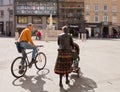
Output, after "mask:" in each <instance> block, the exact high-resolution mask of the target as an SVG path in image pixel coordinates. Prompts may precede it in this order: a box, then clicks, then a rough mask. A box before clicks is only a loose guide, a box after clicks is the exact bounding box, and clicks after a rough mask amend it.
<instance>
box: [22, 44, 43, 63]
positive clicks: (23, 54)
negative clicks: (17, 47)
mask: <svg viewBox="0 0 120 92" xmlns="http://www.w3.org/2000/svg"><path fill="white" fill-rule="evenodd" d="M38 47H42V45H41V46H37V51H36V55H37V53H38V51H39V48H38ZM32 52H33V51H29V52H27V53H26V51H25V49H22V52H21V54H22V57H23V59H24V60H26V61H27V64H28V65H29V63H30V61H29V59H28V56H27V55H28V54H30V53H32Z"/></svg>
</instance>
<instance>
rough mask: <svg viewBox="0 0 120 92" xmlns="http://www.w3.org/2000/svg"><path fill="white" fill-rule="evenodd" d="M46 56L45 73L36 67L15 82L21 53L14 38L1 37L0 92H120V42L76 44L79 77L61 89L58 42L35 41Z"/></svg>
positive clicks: (104, 40) (73, 74)
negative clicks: (14, 68)
mask: <svg viewBox="0 0 120 92" xmlns="http://www.w3.org/2000/svg"><path fill="white" fill-rule="evenodd" d="M34 41H35V43H36V44H43V45H44V48H41V51H43V52H44V53H45V54H46V56H47V65H46V67H45V69H44V70H41V71H37V69H36V68H35V66H33V67H32V68H31V69H28V71H27V72H26V75H25V76H24V77H22V78H19V79H16V78H14V77H13V76H12V74H11V71H10V66H11V63H12V61H13V60H14V59H15V58H16V57H17V56H20V54H19V53H18V52H17V50H16V47H15V44H14V42H15V39H14V38H0V92H120V39H91V40H87V41H84V42H82V41H81V40H78V39H75V40H74V41H75V42H76V43H78V44H79V46H80V64H79V66H80V68H81V72H82V73H83V74H82V76H81V77H80V78H78V77H77V74H76V73H73V72H72V73H71V74H70V77H69V79H70V84H69V85H67V84H65V78H63V83H64V84H63V85H64V87H63V88H59V85H58V81H59V76H58V75H56V74H55V73H54V65H55V60H56V57H57V48H58V46H57V42H56V41H47V42H46V41H38V40H37V41H36V40H35V39H34Z"/></svg>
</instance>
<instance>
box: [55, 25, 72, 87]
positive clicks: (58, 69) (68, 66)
mask: <svg viewBox="0 0 120 92" xmlns="http://www.w3.org/2000/svg"><path fill="white" fill-rule="evenodd" d="M62 31H63V33H61V34H60V35H59V36H58V41H57V42H58V46H59V49H58V56H57V60H56V64H55V69H54V72H55V73H56V74H59V78H60V80H59V86H60V87H63V84H62V77H63V75H66V84H69V79H68V76H69V73H71V72H72V56H71V50H72V49H73V48H74V43H73V39H72V37H71V35H70V34H69V30H68V27H67V26H64V27H63V28H62Z"/></svg>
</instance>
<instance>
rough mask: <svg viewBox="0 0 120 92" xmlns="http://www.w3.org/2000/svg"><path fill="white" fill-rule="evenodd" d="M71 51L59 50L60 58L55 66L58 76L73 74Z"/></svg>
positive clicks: (58, 57)
mask: <svg viewBox="0 0 120 92" xmlns="http://www.w3.org/2000/svg"><path fill="white" fill-rule="evenodd" d="M71 66H72V57H71V51H64V50H58V56H57V60H56V64H55V69H54V71H55V73H56V74H67V73H71V72H72V67H71Z"/></svg>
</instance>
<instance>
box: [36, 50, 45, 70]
mask: <svg viewBox="0 0 120 92" xmlns="http://www.w3.org/2000/svg"><path fill="white" fill-rule="evenodd" d="M35 60H36V61H37V62H36V63H35V67H36V68H37V69H38V70H42V69H43V68H44V67H45V65H46V62H47V59H46V55H45V54H44V53H43V52H39V53H38V54H37V55H36V57H35Z"/></svg>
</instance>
